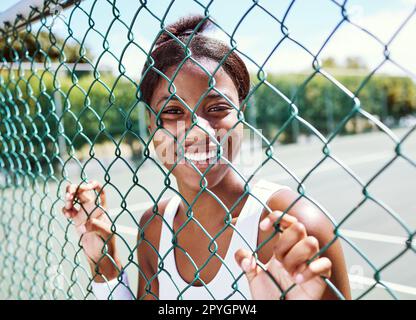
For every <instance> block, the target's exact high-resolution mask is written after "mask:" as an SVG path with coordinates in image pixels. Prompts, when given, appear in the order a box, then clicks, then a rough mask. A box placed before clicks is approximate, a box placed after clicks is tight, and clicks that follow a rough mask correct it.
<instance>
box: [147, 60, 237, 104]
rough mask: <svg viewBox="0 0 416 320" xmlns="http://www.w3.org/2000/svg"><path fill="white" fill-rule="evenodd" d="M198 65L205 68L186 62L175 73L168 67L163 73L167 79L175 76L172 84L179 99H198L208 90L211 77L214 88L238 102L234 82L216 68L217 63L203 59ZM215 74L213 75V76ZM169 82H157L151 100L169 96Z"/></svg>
mask: <svg viewBox="0 0 416 320" xmlns="http://www.w3.org/2000/svg"><path fill="white" fill-rule="evenodd" d="M199 63H200V64H201V65H202V66H203V67H204V68H205V70H203V68H201V66H199V65H198V64H196V63H194V62H192V61H188V62H186V63H185V64H184V65H182V67H181V68H180V69H179V71H177V69H178V67H177V66H174V67H170V68H168V69H167V70H166V72H164V74H165V75H166V76H167V77H168V78H169V79H172V77H173V76H174V75H175V72H176V71H177V74H176V76H175V79H174V80H173V84H174V85H175V88H176V94H177V95H178V96H180V97H181V98H187V100H189V99H192V98H193V99H199V98H200V96H201V95H203V94H205V93H206V92H207V91H208V90H209V89H210V84H211V86H212V82H211V75H213V78H214V79H215V88H216V89H217V90H218V91H220V92H222V91H224V93H227V95H228V96H231V97H232V98H233V100H237V101H238V91H237V89H236V88H235V85H234V82H233V81H232V79H231V78H230V76H229V75H228V74H227V73H226V72H225V71H224V69H223V68H221V67H220V68H218V62H216V61H213V60H209V59H204V60H202V61H199ZM214 72H215V74H214ZM170 84H171V81H168V80H167V79H164V78H163V79H162V80H161V81H159V83H158V85H157V86H156V90H155V92H154V95H153V100H154V101H156V100H159V98H158V97H160V96H164V95H166V94H169V93H170V92H171V91H172V89H170V90H169V86H170Z"/></svg>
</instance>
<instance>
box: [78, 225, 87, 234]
mask: <svg viewBox="0 0 416 320" xmlns="http://www.w3.org/2000/svg"><path fill="white" fill-rule="evenodd" d="M78 230H79V232H80V233H81V234H84V233H85V232H87V228H85V225H84V224H83V225H80V226H79V229H78Z"/></svg>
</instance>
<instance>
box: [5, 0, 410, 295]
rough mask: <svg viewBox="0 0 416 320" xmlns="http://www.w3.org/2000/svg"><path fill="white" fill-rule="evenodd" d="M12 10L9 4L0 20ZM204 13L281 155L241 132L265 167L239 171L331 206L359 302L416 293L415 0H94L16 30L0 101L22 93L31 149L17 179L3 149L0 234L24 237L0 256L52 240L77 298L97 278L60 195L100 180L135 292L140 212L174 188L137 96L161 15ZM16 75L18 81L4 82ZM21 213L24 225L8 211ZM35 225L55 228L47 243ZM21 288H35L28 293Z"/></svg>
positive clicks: (251, 113) (250, 120)
mask: <svg viewBox="0 0 416 320" xmlns="http://www.w3.org/2000/svg"><path fill="white" fill-rule="evenodd" d="M17 2H18V1H13V0H7V1H2V2H0V11H4V10H6V9H8V8H10V7H11V6H13V5H14V4H16V3H17ZM207 8H208V10H209V14H210V15H211V17H212V18H213V20H214V21H215V22H216V23H217V24H218V25H219V26H220V27H221V28H219V29H218V28H217V29H214V30H211V31H210V32H211V33H212V36H214V37H217V38H220V39H223V40H224V41H225V42H226V43H228V44H231V45H235V46H236V47H237V50H238V52H239V53H240V55H241V56H242V58H243V59H244V61H245V62H246V63H247V66H248V68H249V71H250V74H251V79H252V86H253V95H252V97H251V99H250V100H249V103H248V107H247V109H246V111H245V119H246V121H247V124H248V126H247V127H249V126H253V127H255V128H258V129H259V130H260V131H261V133H262V134H263V135H264V137H265V138H267V139H268V141H269V142H272V143H273V147H274V154H273V155H274V158H273V159H271V160H270V161H267V162H266V163H265V164H262V163H263V162H264V161H265V159H268V157H267V156H266V153H265V149H261V148H260V149H256V150H252V149H250V142H249V140H250V139H249V137H247V142H246V143H245V145H244V147H243V151H244V152H245V151H247V150H249V151H250V153H249V154H250V155H251V157H252V158H253V159H256V161H257V162H256V161H255V162H251V163H250V164H249V165H247V164H241V165H239V166H238V168H239V170H241V171H242V172H244V174H246V175H247V176H250V175H251V174H253V173H255V174H256V177H258V178H266V179H269V180H271V181H275V182H278V183H282V184H287V185H289V186H291V187H292V188H293V189H295V190H299V187H300V185H302V190H304V192H305V193H306V195H307V196H308V197H310V198H311V199H315V201H316V202H317V203H319V204H320V205H322V207H323V208H325V209H326V210H327V211H326V212H327V213H328V214H329V215H330V216H331V218H332V219H334V223H335V224H336V225H338V226H339V228H340V234H341V235H343V246H344V250H345V254H346V257H347V262H348V270H349V274H350V280H351V285H352V288H353V296H354V298H392V297H394V296H395V295H397V297H398V298H404V299H414V298H416V271H415V268H412V267H411V266H414V265H415V263H416V255H415V245H414V241H413V236H414V234H415V229H416V215H415V213H416V203H415V201H414V197H415V190H416V188H415V187H416V183H415V181H416V170H415V169H416V168H415V161H416V134H415V133H414V130H415V127H416V85H415V80H416V59H415V57H416V42H415V41H414V39H415V37H416V17H415V10H416V2H415V1H410V0H398V1H376V0H369V1H365V2H364V1H353V0H350V1H346V2H345V3H344V1H329V0H315V1H307V0H297V1H287V0H285V1H258V2H257V1H248V0H242V1H238V2H236V1H190V0H179V1H167V0H163V1H162V0H160V1H147V2H146V5H145V6H143V5H142V2H141V1H131V0H118V1H91V0H85V1H81V2H80V3H78V4H76V5H75V7H71V8H69V9H67V10H63V11H61V10H60V8H59V6H58V7H57V14H56V15H53V16H51V17H49V18H48V19H46V20H45V21H38V22H36V23H34V24H33V25H32V26H31V29H30V30H28V29H26V30H22V31H20V34H19V35H18V36H16V39H18V40H15V41H11V42H8V43H6V42H5V38H2V39H0V49H1V52H2V68H1V71H0V72H1V76H2V94H3V96H2V97H3V98H2V103H3V104H4V105H5V106H6V107H7V104H8V102H7V93H6V92H18V94H17V95H16V96H14V97H13V98H12V99H11V100H13V101H14V102H13V103H14V106H15V109H14V110H15V111H12V112H11V113H12V115H16V116H17V115H19V117H21V122H22V123H23V127H24V128H25V130H27V132H34V129H33V128H36V134H33V135H30V134H29V140H31V141H32V142H35V143H33V144H31V145H30V146H29V144H25V143H23V146H22V148H23V149H24V150H26V151H25V153H27V154H29V156H28V157H27V159H25V160H26V161H25V163H26V164H25V165H27V167H24V168H23V169H22V170H21V172H19V170H17V169H16V168H18V166H17V165H15V164H16V163H17V162H18V160H16V159H18V158H19V156H17V157H16V159H12V160H10V159H9V158H8V159H5V154H6V153H7V152H3V156H2V157H3V159H2V168H1V172H0V185H1V186H2V199H6V198H7V200H3V203H2V212H8V214H3V216H2V223H1V224H2V228H0V235H1V234H2V233H3V235H5V234H14V235H13V236H11V237H12V238H10V239H13V237H15V239H16V243H17V244H16V245H14V244H12V242H13V241H11V240H10V241H8V242H7V243H6V244H4V243H3V245H2V248H3V250H4V252H10V253H11V252H13V254H14V255H15V253H16V252H18V251H19V250H22V248H31V241H32V240H33V239H34V238H35V239H37V240H38V241H35V242H34V244H33V246H34V247H33V248H35V247H36V248H38V247H37V245H38V244H39V243H55V246H56V248H61V250H62V252H65V254H59V253H55V254H53V255H52V256H53V258H51V259H52V260H53V261H55V262H54V263H51V265H53V266H55V267H54V268H55V269H56V270H55V269H53V270H52V271H48V272H52V274H53V275H54V274H55V275H57V276H58V277H59V279H58V280H59V281H63V282H65V283H66V284H68V285H69V289H67V287H65V290H63V289H62V288H61V289H62V290H57V291H56V292H55V293H54V296H55V294H56V297H58V298H59V297H67V294H68V292H72V291H71V290H73V291H74V293H71V294H70V296H71V297H78V296H77V295H79V296H83V295H84V293H83V289H82V285H81V286H80V285H79V283H80V281H81V280H79V279H81V278H83V279H84V280H82V281H85V282H88V280H87V278H88V270H86V269H85V268H83V267H82V265H83V264H84V263H85V261H83V257H82V252H80V251H81V250H80V248H79V247H77V240H76V238H75V237H74V234H71V231H69V230H70V229H69V228H70V225H69V224H68V222H67V221H66V220H65V219H63V217H61V215H60V207H61V206H62V205H63V201H62V195H63V190H64V186H65V183H67V182H69V181H71V182H72V181H73V182H79V181H80V180H81V179H87V178H93V179H96V180H100V181H102V182H104V181H105V183H106V184H107V188H108V194H109V203H110V207H111V210H110V214H111V216H112V217H113V218H114V223H115V224H116V225H117V230H118V231H119V232H120V235H122V236H123V237H124V239H123V241H121V244H120V245H121V247H122V252H123V256H124V260H125V261H126V263H127V270H128V272H130V273H131V274H132V276H131V277H130V279H132V281H131V282H132V287H135V285H136V284H137V282H136V281H137V266H136V265H135V263H134V261H135V260H136V257H135V253H134V247H135V244H136V235H137V230H138V221H139V220H140V216H141V213H142V212H143V211H144V210H145V209H147V208H148V207H150V206H152V205H153V204H154V203H155V202H156V201H157V199H158V198H165V197H168V196H169V195H170V194H171V192H170V191H169V190H166V189H165V185H164V181H165V180H164V179H165V175H166V172H165V171H163V169H162V168H160V167H159V166H158V162H157V159H153V158H149V157H147V156H145V154H146V152H150V154H151V155H153V151H152V146H151V144H150V141H149V138H148V134H147V126H146V120H145V116H144V115H145V106H144V105H143V104H142V103H141V102H140V101H139V99H138V90H137V86H138V84H139V82H140V74H141V71H142V67H143V64H144V62H145V59H146V55H147V53H148V52H149V50H150V49H151V47H152V43H153V41H154V40H155V38H156V36H157V35H158V33H159V32H160V30H161V19H162V17H163V18H164V19H165V20H164V21H165V25H166V24H169V23H170V22H173V21H175V20H176V19H177V18H179V17H181V16H183V15H186V14H191V13H199V14H204V12H206V10H207ZM25 57H30V59H26V58H25ZM17 58H18V59H17ZM13 70H14V71H13ZM17 70H20V72H21V73H20V74H19V76H17V73H16V75H15V78H14V79H15V80H14V81H6V80H7V79H10V73H13V72H17ZM22 70H23V72H22ZM318 71H319V72H318ZM12 78H13V77H12ZM5 97H6V98H5ZM354 97H356V98H358V99H354ZM358 101H359V103H358ZM293 106H296V111H297V112H294V110H295V109H294V108H293ZM23 110H24V111H23ZM23 115H24V116H23ZM126 128H128V130H126ZM1 130H5V129H4V127H3V129H1ZM1 130H0V132H2V133H3V134H5V131H1ZM16 136H18V134H17V133H16ZM36 138H39V140H36ZM16 139H17V138H16ZM2 143H4V142H2ZM3 146H4V144H3ZM263 147H267V143H264V145H263ZM147 149H149V150H147ZM3 150H6V149H3ZM146 150H147V151H146ZM246 154H247V153H246ZM25 172H30V173H32V174H33V176H35V178H33V179H35V180H37V181H38V180H39V179H40V180H42V181H41V182H42V183H40V184H36V185H37V186H38V189H37V190H38V191H39V193H37V194H33V192H30V191H28V190H16V189H13V188H12V189H11V188H10V187H11V186H12V185H14V186H19V185H20V186H24V185H25V182H24V181H25V179H27V178H28V176H30V174H29V175H28V174H26V173H25ZM29 178H30V179H32V177H29ZM173 186H174V184H173ZM22 199H23V200H24V201H23V203H22V201H21V200H22ZM19 210H20V211H21V212H23V215H22V216H18V215H11V214H10V212H12V211H13V212H18V211H19ZM25 212H32V215H31V214H30V213H27V214H25ZM33 212H37V213H38V216H37V215H36V214H33ZM44 212H47V213H48V214H49V215H50V216H49V217H47V218H45V217H44V216H42V215H41V213H44ZM24 217H29V220H27V219H25V218H24ZM31 219H33V220H31ZM50 219H51V220H50ZM34 224H35V225H39V228H41V229H42V230H48V233H47V234H46V236H45V239H44V242H43V240H41V239H42V238H41V237H42V232H40V231H39V230H38V229H37V228H36V227H34V226H33V225H34ZM6 226H8V227H6ZM13 228H15V230H20V231H22V230H26V231H27V232H26V235H22V234H21V233H23V234H24V233H25V232H18V231H15V232H14V233H13V232H11V230H12V229H13ZM54 228H55V229H54ZM54 230H55V231H54ZM56 230H61V231H62V232H61V231H59V232H56ZM52 235H53V236H52ZM25 237H27V239H26V240H22V239H25ZM48 241H49V242H48ZM412 241H413V242H412ZM51 245H52V244H51ZM16 246H17V247H16ZM19 248H20V249H19ZM44 249H45V252H48V254H49V255H50V249H49V248H48V247H46V248H44ZM42 250H43V249H42ZM56 250H58V249H56ZM22 252H24V250H23V251H22ZM57 252H58V251H57ZM131 253H133V254H131ZM39 256H40V253H39V250H38V251H37V252H33V251H32V253H31V254H29V255H24V254H23V253H22V255H21V256H20V257H19V255H17V258H16V256H14V258H5V262H4V263H5V264H6V265H9V267H10V268H17V269H18V270H19V269H20V270H22V272H23V274H24V276H25V277H27V279H32V278H31V277H32V276H33V274H32V273H33V272H34V274H35V278H36V277H38V276H39V277H40V278H41V277H42V276H43V275H44V272H43V269H44V267H43V265H42V262H39V261H37V257H39ZM32 260H33V261H32ZM16 261H26V262H25V264H23V262H22V263H19V262H16ZM74 261H75V262H76V263H75V267H74ZM127 261H128V262H127ZM28 264H29V265H31V264H33V265H35V267H34V269H33V270H35V271H33V270H30V267H28ZM84 265H85V264H84ZM60 268H63V269H64V270H65V272H61V271H57V270H58V269H60ZM48 270H49V269H48ZM74 270H75V273H74ZM77 270H78V271H77ZM62 277H63V278H62ZM47 278H48V279H50V278H51V276H47ZM52 278H53V277H52ZM380 278H381V279H382V282H380V281H379V279H380ZM3 280H4V281H3V287H8V289H7V290H8V294H5V296H6V297H7V296H20V297H23V298H24V297H26V294H27V293H21V292H20V291H19V290H17V289H16V288H14V287H13V286H12V285H11V284H12V283H13V281H14V280H13V276H12V277H9V276H7V275H6V274H5V273H4V272H3ZM82 281H81V283H82ZM35 283H36V282H35ZM60 283H61V284H60V285H62V282H60ZM383 283H384V284H386V285H387V286H388V288H389V289H388V290H386V288H385V287H383ZM26 289H27V292H32V294H34V295H36V293H37V292H38V290H40V291H39V292H41V289H39V288H38V287H37V286H36V285H33V284H32V285H30V284H28V285H27V288H26ZM390 289H391V290H390ZM77 290H78V291H77ZM389 290H390V291H392V292H394V294H393V295H392V294H391V292H390V291H389ZM4 292H5V291H4ZM39 294H40V296H42V294H43V293H42V294H41V293H39Z"/></svg>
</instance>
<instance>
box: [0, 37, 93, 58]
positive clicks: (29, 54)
mask: <svg viewBox="0 0 416 320" xmlns="http://www.w3.org/2000/svg"><path fill="white" fill-rule="evenodd" d="M6 39H7V37H3V38H2V39H0V57H1V60H2V61H7V62H12V61H36V62H44V61H45V59H46V58H49V59H50V60H51V61H63V60H64V61H65V62H67V63H74V62H78V63H85V62H86V61H87V59H88V60H91V59H92V56H91V53H90V51H89V50H88V49H87V48H82V49H83V50H82V51H83V52H82V54H81V52H80V51H81V50H80V49H81V47H80V45H79V44H77V43H74V41H72V42H65V41H64V40H63V39H62V38H61V37H59V36H57V35H56V34H54V33H49V32H46V31H41V32H40V33H39V34H33V33H28V32H26V31H21V32H19V34H18V36H17V37H12V40H11V41H10V40H9V43H6ZM9 39H10V38H9Z"/></svg>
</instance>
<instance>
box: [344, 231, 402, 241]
mask: <svg viewBox="0 0 416 320" xmlns="http://www.w3.org/2000/svg"><path fill="white" fill-rule="evenodd" d="M340 233H341V234H342V235H343V236H346V237H347V238H353V239H360V240H370V241H378V242H384V243H391V244H401V245H406V241H407V238H406V237H397V236H389V235H385V234H380V233H372V232H362V231H355V230H347V229H340Z"/></svg>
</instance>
